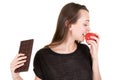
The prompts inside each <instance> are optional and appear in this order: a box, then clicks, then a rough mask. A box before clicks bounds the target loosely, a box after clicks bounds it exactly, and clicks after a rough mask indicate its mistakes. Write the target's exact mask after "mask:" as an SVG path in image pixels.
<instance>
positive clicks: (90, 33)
mask: <svg viewBox="0 0 120 80" xmlns="http://www.w3.org/2000/svg"><path fill="white" fill-rule="evenodd" d="M91 36H95V37H98V36H97V35H96V34H95V33H92V32H89V33H87V34H86V35H85V40H86V41H87V40H94V39H93V38H91Z"/></svg>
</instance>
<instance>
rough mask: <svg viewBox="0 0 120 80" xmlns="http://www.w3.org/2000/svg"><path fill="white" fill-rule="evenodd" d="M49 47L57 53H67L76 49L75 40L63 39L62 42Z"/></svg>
mask: <svg viewBox="0 0 120 80" xmlns="http://www.w3.org/2000/svg"><path fill="white" fill-rule="evenodd" d="M51 49H52V50H53V51H55V52H57V53H62V54H67V53H71V52H74V51H75V50H76V49H77V44H76V43H75V41H64V42H63V43H62V44H60V45H57V46H55V47H53V48H51Z"/></svg>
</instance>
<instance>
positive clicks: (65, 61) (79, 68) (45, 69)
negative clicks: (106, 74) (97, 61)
mask: <svg viewBox="0 0 120 80" xmlns="http://www.w3.org/2000/svg"><path fill="white" fill-rule="evenodd" d="M34 72H35V74H36V76H38V77H39V78H41V79H42V80H92V60H91V56H90V51H89V48H88V47H87V46H86V45H85V44H78V46H77V49H76V50H75V51H74V52H73V53H69V54H59V53H55V52H54V51H52V50H51V49H50V48H42V49H40V50H39V51H38V52H37V53H36V55H35V58H34Z"/></svg>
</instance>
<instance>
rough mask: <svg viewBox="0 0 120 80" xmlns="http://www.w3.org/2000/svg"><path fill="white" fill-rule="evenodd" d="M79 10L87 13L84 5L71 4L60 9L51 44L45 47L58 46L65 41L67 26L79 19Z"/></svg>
mask: <svg viewBox="0 0 120 80" xmlns="http://www.w3.org/2000/svg"><path fill="white" fill-rule="evenodd" d="M81 9H82V10H86V11H88V9H87V8H86V6H85V5H80V4H77V3H73V2H71V3H68V4H66V5H65V6H64V7H63V8H62V10H61V12H60V14H59V17H58V22H57V27H56V31H55V34H54V37H53V39H52V42H51V43H50V44H49V45H47V46H46V47H48V46H49V47H50V46H51V47H52V46H55V45H59V44H61V43H62V42H63V41H64V40H65V39H66V36H67V33H68V30H69V26H70V25H71V24H74V23H75V22H76V21H77V19H78V18H79V15H78V12H79V10H81Z"/></svg>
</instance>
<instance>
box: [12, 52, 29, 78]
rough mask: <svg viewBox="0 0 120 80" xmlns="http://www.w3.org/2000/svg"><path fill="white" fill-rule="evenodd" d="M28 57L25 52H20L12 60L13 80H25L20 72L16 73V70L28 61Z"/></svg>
mask: <svg viewBox="0 0 120 80" xmlns="http://www.w3.org/2000/svg"><path fill="white" fill-rule="evenodd" d="M26 58H27V57H26V56H25V55H24V54H22V53H20V54H17V55H16V56H15V58H14V59H13V61H12V62H11V64H10V70H11V74H12V77H13V80H23V79H22V78H21V77H20V76H19V73H16V72H15V70H16V69H17V68H19V67H21V66H23V65H24V63H25V62H26Z"/></svg>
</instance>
